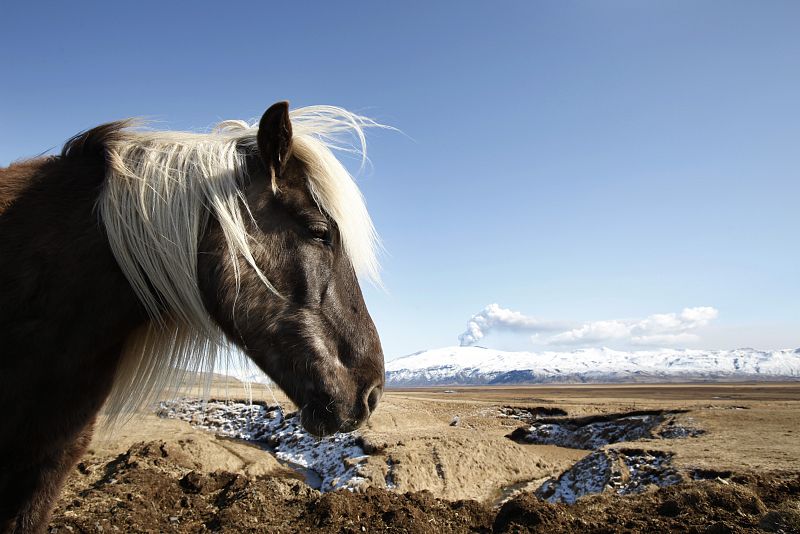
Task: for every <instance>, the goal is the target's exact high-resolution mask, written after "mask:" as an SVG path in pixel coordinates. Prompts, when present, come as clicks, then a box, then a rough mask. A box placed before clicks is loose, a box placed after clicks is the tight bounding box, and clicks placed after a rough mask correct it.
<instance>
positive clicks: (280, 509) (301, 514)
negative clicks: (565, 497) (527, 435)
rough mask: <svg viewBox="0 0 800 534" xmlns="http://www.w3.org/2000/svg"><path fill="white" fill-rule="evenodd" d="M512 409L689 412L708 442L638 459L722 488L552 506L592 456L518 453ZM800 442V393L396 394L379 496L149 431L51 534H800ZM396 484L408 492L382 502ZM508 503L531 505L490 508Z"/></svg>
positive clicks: (86, 467)
mask: <svg viewBox="0 0 800 534" xmlns="http://www.w3.org/2000/svg"><path fill="white" fill-rule="evenodd" d="M233 395H234V396H236V393H235V392H234V393H233ZM270 397H271V394H269V395H268V396H267V397H266V398H265V399H264V400H270ZM278 400H279V401H281V402H283V399H281V398H280V397H279V399H278ZM509 404H512V405H514V406H521V407H525V406H528V407H536V406H549V407H557V408H560V409H563V410H565V411H566V412H567V413H568V414H569V416H570V417H580V416H591V415H598V414H609V413H620V412H624V411H625V410H653V409H665V410H680V409H685V410H688V411H687V412H686V413H683V414H681V415H680V417H681V418H686V419H687V421H688V422H690V423H691V425H692V426H695V427H699V428H703V429H705V430H706V431H707V432H706V433H705V434H703V435H701V436H699V437H696V438H686V439H678V440H641V442H638V441H637V442H629V443H627V444H626V445H627V446H632V445H634V444H636V446H642V447H645V446H646V448H648V449H662V450H666V451H669V452H670V453H673V454H674V460H673V464H674V465H675V466H676V467H678V468H680V469H681V470H682V472H683V473H684V475H686V474H688V473H692V472H696V471H697V470H700V471H702V470H705V471H703V473H704V474H705V475H706V476H711V477H714V476H716V474H720V475H722V476H723V478H724V480H721V479H717V480H703V481H691V480H690V478H691V477H690V476H685V478H686V480H687V481H686V482H684V483H681V484H679V485H677V486H671V487H668V488H662V489H656V488H651V489H648V491H646V492H645V493H643V494H639V495H631V496H618V495H614V494H607V493H606V494H602V495H597V496H591V497H585V498H582V499H580V500H579V501H578V503H577V504H575V505H572V506H567V505H562V504H548V503H545V502H542V501H541V500H539V499H537V498H536V497H535V496H533V494H532V493H531V491H532V490H533V489H535V488H536V487H537V486H538V485H539V484H540V481H541V480H543V479H544V478H546V477H548V476H557V475H558V473H560V472H561V471H563V470H565V469H567V468H568V467H570V466H571V465H572V464H573V463H575V462H576V461H578V460H579V459H581V458H583V457H584V456H585V455H586V454H587V453H588V452H589V451H576V450H571V449H563V448H560V447H553V446H544V445H525V444H519V443H515V442H513V441H512V440H510V439H508V438H506V437H505V436H506V435H507V434H509V433H510V432H511V431H513V430H514V429H515V428H517V427H518V426H520V425H521V424H523V423H521V422H520V421H515V420H513V419H508V418H500V417H497V412H498V409H499V408H502V407H503V406H506V405H509ZM455 416H458V417H459V420H458V424H456V425H454V426H451V423H452V421H453V418H454V417H455ZM799 429H800V385H798V384H794V385H782V386H778V385H775V386H747V385H735V386H702V387H701V386H694V385H693V386H660V387H650V388H647V387H642V386H636V388H624V387H618V386H617V387H609V388H599V387H597V386H592V387H591V388H586V389H581V388H578V387H570V388H564V389H561V388H553V387H550V388H513V389H499V388H493V389H488V388H486V389H478V388H462V389H458V390H456V392H455V393H445V392H444V391H443V390H427V391H418V390H417V391H403V392H392V391H390V392H387V394H386V395H385V396H384V401H383V403H382V405H381V408H380V409H379V410H378V412H377V413H376V414H375V416H374V417H373V419H372V420H371V421H370V424H369V426H368V428H366V429H365V430H364V440H365V442H366V443H367V444H368V447H367V448H368V449H369V450H368V452H370V453H371V455H370V458H369V460H368V462H367V466H368V471H370V473H371V475H370V476H369V479H370V482H371V483H372V485H373V486H375V487H371V488H368V489H366V490H364V491H362V492H357V493H350V492H348V491H339V492H335V493H327V494H320V493H319V492H317V491H316V490H313V489H311V488H309V487H308V486H307V485H306V484H305V483H303V482H302V481H301V480H299V478H300V477H299V475H297V474H296V473H294V472H292V471H289V470H288V469H287V468H285V467H283V466H282V465H281V464H280V463H279V462H277V461H276V460H275V459H274V458H273V457H272V456H269V455H268V454H267V453H265V452H264V451H262V450H259V449H258V448H255V447H252V446H249V445H247V444H245V443H241V442H236V441H231V440H225V439H220V438H216V437H215V436H213V435H212V434H209V433H206V432H204V431H201V430H197V429H194V428H192V427H190V426H189V425H188V424H187V423H183V422H181V421H175V420H161V419H157V418H155V417H154V416H144V417H142V418H140V419H137V420H136V421H135V422H134V423H132V424H131V425H128V426H127V427H124V428H123V429H121V430H119V431H118V432H116V433H115V434H114V435H113V436H108V435H106V436H99V437H98V438H97V439H96V440H95V442H94V444H93V446H92V450H91V452H90V454H88V455H87V456H86V457H85V458H84V460H83V462H82V463H81V464H80V465H79V466H78V468H76V470H75V472H74V474H73V475H72V476H71V477H70V478H69V480H68V482H67V486H66V487H65V490H64V492H63V494H62V497H61V499H60V500H59V502H58V505H57V508H56V510H55V513H54V516H53V521H52V523H51V532H70V531H71V532H105V533H107V532H117V531H120V532H131V531H136V532H202V531H222V532H380V531H387V532H527V531H541V532H650V531H687V532H745V531H753V530H756V531H758V530H759V529H760V530H762V531H771V532H800V477H799V476H798V474H799V473H800V443H798V441H800V440H797V433H798V432H800V430H799ZM153 440H155V441H153ZM611 447H612V448H613V447H614V446H613V445H612V446H611ZM390 464H391V465H390ZM389 469H391V471H392V476H393V479H394V482H395V483H396V484H397V488H396V490H395V491H388V490H386V489H383V486H384V485H385V482H384V481H385V477H386V475H387V473H388V470H389ZM510 487H516V488H524V489H525V491H524V492H523V493H522V494H520V495H519V496H517V497H515V498H514V499H512V500H511V501H509V502H506V503H505V504H504V505H503V506H502V507H500V508H497V507H496V506H493V503H495V502H496V500H497V499H498V497H500V496H501V495H502V494H503V493H504V492H506V491H507V490H508V489H509V488H510ZM464 499H474V500H464Z"/></svg>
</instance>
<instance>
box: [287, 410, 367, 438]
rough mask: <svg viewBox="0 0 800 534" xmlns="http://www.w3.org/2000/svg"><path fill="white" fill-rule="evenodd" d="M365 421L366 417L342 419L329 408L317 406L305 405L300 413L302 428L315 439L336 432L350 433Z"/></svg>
mask: <svg viewBox="0 0 800 534" xmlns="http://www.w3.org/2000/svg"><path fill="white" fill-rule="evenodd" d="M326 408H327V409H326ZM366 420H367V417H362V418H360V419H357V418H342V417H340V416H339V415H338V414H337V413H336V412H335V411H332V410H331V408H330V407H326V406H322V405H319V404H307V405H306V406H304V407H303V409H302V410H301V411H300V422H301V423H302V425H303V428H305V429H306V430H307V431H308V432H309V433H310V434H313V435H314V436H317V437H325V436H330V435H331V434H335V433H336V432H352V431H353V430H356V429H357V428H359V427H361V426H362V425H363V424H364V422H365V421H366Z"/></svg>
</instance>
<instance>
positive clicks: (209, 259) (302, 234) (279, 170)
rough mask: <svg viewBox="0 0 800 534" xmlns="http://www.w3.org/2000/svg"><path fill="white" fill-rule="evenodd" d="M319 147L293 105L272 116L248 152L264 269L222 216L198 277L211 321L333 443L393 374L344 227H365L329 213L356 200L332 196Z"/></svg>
mask: <svg viewBox="0 0 800 534" xmlns="http://www.w3.org/2000/svg"><path fill="white" fill-rule="evenodd" d="M309 142H312V143H313V141H311V140H309V139H305V140H295V139H293V132H292V121H291V118H290V114H289V109H288V104H287V103H285V102H282V103H278V104H275V105H273V106H272V107H270V108H269V109H268V110H267V111H266V112H265V113H264V115H263V117H262V119H261V121H260V123H259V126H258V133H257V136H256V138H255V143H252V142H251V143H250V144H249V145H247V146H243V147H240V148H241V149H242V150H244V151H245V152H246V154H247V156H246V166H247V172H246V173H245V174H246V177H247V178H246V183H245V184H242V187H241V190H242V194H243V198H242V199H241V202H242V204H244V210H245V213H248V212H249V215H248V216H246V217H244V219H245V224H246V227H247V235H248V239H249V240H250V244H249V246H250V250H251V251H252V260H253V261H247V260H246V259H245V258H243V257H242V256H241V255H237V254H235V253H231V249H230V239H229V236H226V235H225V232H224V229H223V226H222V225H220V224H219V221H216V220H213V218H212V220H211V221H210V222H209V224H208V226H207V228H206V230H205V232H204V234H203V237H202V239H201V241H200V245H199V254H198V264H197V270H198V281H199V287H200V291H201V294H202V297H203V301H204V303H205V306H206V308H207V310H208V312H209V313H210V315H211V317H212V318H213V319H214V320H215V321H216V322H217V323H218V324H219V326H220V327H221V328H222V330H223V331H224V332H225V334H226V335H227V337H228V338H229V339H231V340H232V341H233V342H235V343H236V344H237V345H238V346H239V347H240V348H241V349H242V350H243V351H244V352H245V353H246V354H247V355H248V356H249V357H250V358H251V359H252V360H253V361H254V362H255V363H256V364H257V365H258V366H259V367H260V368H261V369H262V370H263V371H264V372H265V373H266V374H267V375H269V377H270V378H272V379H273V380H274V381H275V382H276V383H277V384H278V385H279V386H280V387H281V389H283V391H284V392H285V393H286V394H287V395H288V396H289V398H291V400H292V401H293V402H294V403H295V404H296V405H297V406H298V407H300V408H301V420H302V423H303V426H304V427H305V428H306V429H307V430H309V431H310V432H311V433H313V434H316V435H320V436H321V435H327V434H331V433H333V432H336V431H350V430H353V429H355V428H358V427H359V426H360V425H362V424H363V423H364V422H365V421H366V420H367V419H368V418H369V416H370V414H371V413H372V411H374V410H375V407H376V405H377V403H378V400H379V399H380V397H381V394H382V391H383V386H384V367H383V352H382V349H381V343H380V339H379V338H378V333H377V331H376V329H375V325H374V324H373V322H372V319H371V317H370V315H369V313H368V312H367V307H366V305H365V303H364V298H363V296H362V293H361V289H360V287H359V282H358V279H357V276H356V271H355V269H354V265H353V255H354V254H357V253H358V252H357V250H356V249H357V247H356V245H357V243H356V244H353V242H352V241H353V237H352V236H350V235H347V230H348V228H342V225H344V226H347V225H348V224H350V225H352V224H358V222H357V221H356V222H353V221H351V220H345V221H343V220H342V219H343V218H344V219H348V217H351V215H352V214H347V213H346V210H347V209H348V206H346V205H345V206H342V205H331V203H330V202H328V205H329V206H330V209H331V210H332V211H333V210H338V211H339V212H342V210H343V209H344V211H345V213H344V214H343V215H342V214H341V213H329V212H328V211H326V206H325V205H324V204H325V203H326V202H325V199H328V200H330V196H331V195H337V194H338V195H340V196H341V195H342V194H346V192H345V193H342V192H341V191H339V192H336V191H329V192H328V194H327V195H323V194H321V193H320V191H319V189H320V188H322V187H326V184H324V183H320V182H319V181H318V180H315V175H318V174H319V173H320V169H319V167H320V165H323V166H324V165H325V164H326V162H325V161H322V162H320V161H319V159H318V156H319V155H318V154H317V157H316V158H315V157H311V156H310V155H309V154H308V151H309V150H311V149H313V147H310V146H309ZM328 163H331V164H333V163H332V162H328ZM336 164H338V162H336ZM345 185H347V184H345ZM327 186H328V187H332V188H336V187H341V186H342V184H339V185H336V184H333V185H331V184H327ZM355 191H356V193H357V190H355ZM350 193H352V191H350ZM358 200H359V202H360V195H359V198H358ZM339 204H341V202H339ZM350 209H352V210H353V211H354V212H357V211H358V210H359V209H363V203H362V204H359V205H353V206H350ZM364 213H366V212H364ZM337 216H338V220H337ZM368 222H369V221H368V219H367V223H368ZM369 226H370V231H371V223H370V224H369ZM348 239H349V240H350V241H348ZM348 245H349V247H348Z"/></svg>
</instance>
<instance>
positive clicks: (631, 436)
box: [501, 412, 703, 450]
mask: <svg viewBox="0 0 800 534" xmlns="http://www.w3.org/2000/svg"><path fill="white" fill-rule="evenodd" d="M501 413H502V412H501ZM674 416H675V414H674V413H669V412H656V413H646V412H645V413H642V412H639V413H629V414H618V415H610V416H601V418H600V419H599V420H598V419H594V418H584V419H567V418H562V419H553V418H550V419H547V420H544V421H535V420H534V421H531V424H530V426H526V427H521V428H518V429H517V430H515V431H514V432H513V433H512V434H511V436H510V437H511V438H512V439H514V440H515V441H522V442H525V443H534V444H537V445H556V446H559V447H569V448H571V449H585V450H598V449H600V448H602V447H604V446H606V445H609V444H611V443H620V442H623V441H636V440H639V439H643V438H662V439H676V438H687V437H695V436H698V435H700V434H702V433H703V431H702V430H699V429H696V428H689V427H686V426H683V425H680V424H678V423H677V422H676V420H675V417H674ZM662 423H664V424H663V425H662ZM660 425H661V430H660V431H659V432H658V433H654V430H655V429H656V427H658V426H660Z"/></svg>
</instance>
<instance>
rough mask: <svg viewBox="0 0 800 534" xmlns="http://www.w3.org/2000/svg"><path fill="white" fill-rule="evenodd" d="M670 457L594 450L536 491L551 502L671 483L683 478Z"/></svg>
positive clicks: (570, 502) (574, 499) (633, 490)
mask: <svg viewBox="0 0 800 534" xmlns="http://www.w3.org/2000/svg"><path fill="white" fill-rule="evenodd" d="M671 460H672V457H671V456H670V455H669V454H667V453H662V452H656V451H650V452H648V451H625V450H615V449H612V450H604V451H596V452H593V453H592V454H590V455H588V456H587V457H585V458H584V459H583V460H581V461H579V462H578V463H576V464H575V465H573V466H572V467H571V468H570V469H568V470H567V471H565V472H564V473H562V474H561V476H560V477H558V478H557V479H550V480H548V481H546V482H545V483H544V484H542V485H541V486H540V487H539V489H537V490H536V495H537V496H538V497H539V498H541V499H544V500H546V501H548V502H551V503H556V502H563V503H566V504H575V502H576V501H577V500H578V499H579V498H581V497H583V496H585V495H591V494H595V493H602V492H604V491H614V492H616V493H618V494H620V495H628V494H632V493H640V492H643V491H645V489H646V488H647V487H648V486H650V485H656V486H660V487H664V486H670V485H672V484H677V483H678V482H680V481H681V480H682V478H681V476H680V474H678V472H677V471H676V470H675V469H674V468H672V467H671Z"/></svg>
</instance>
